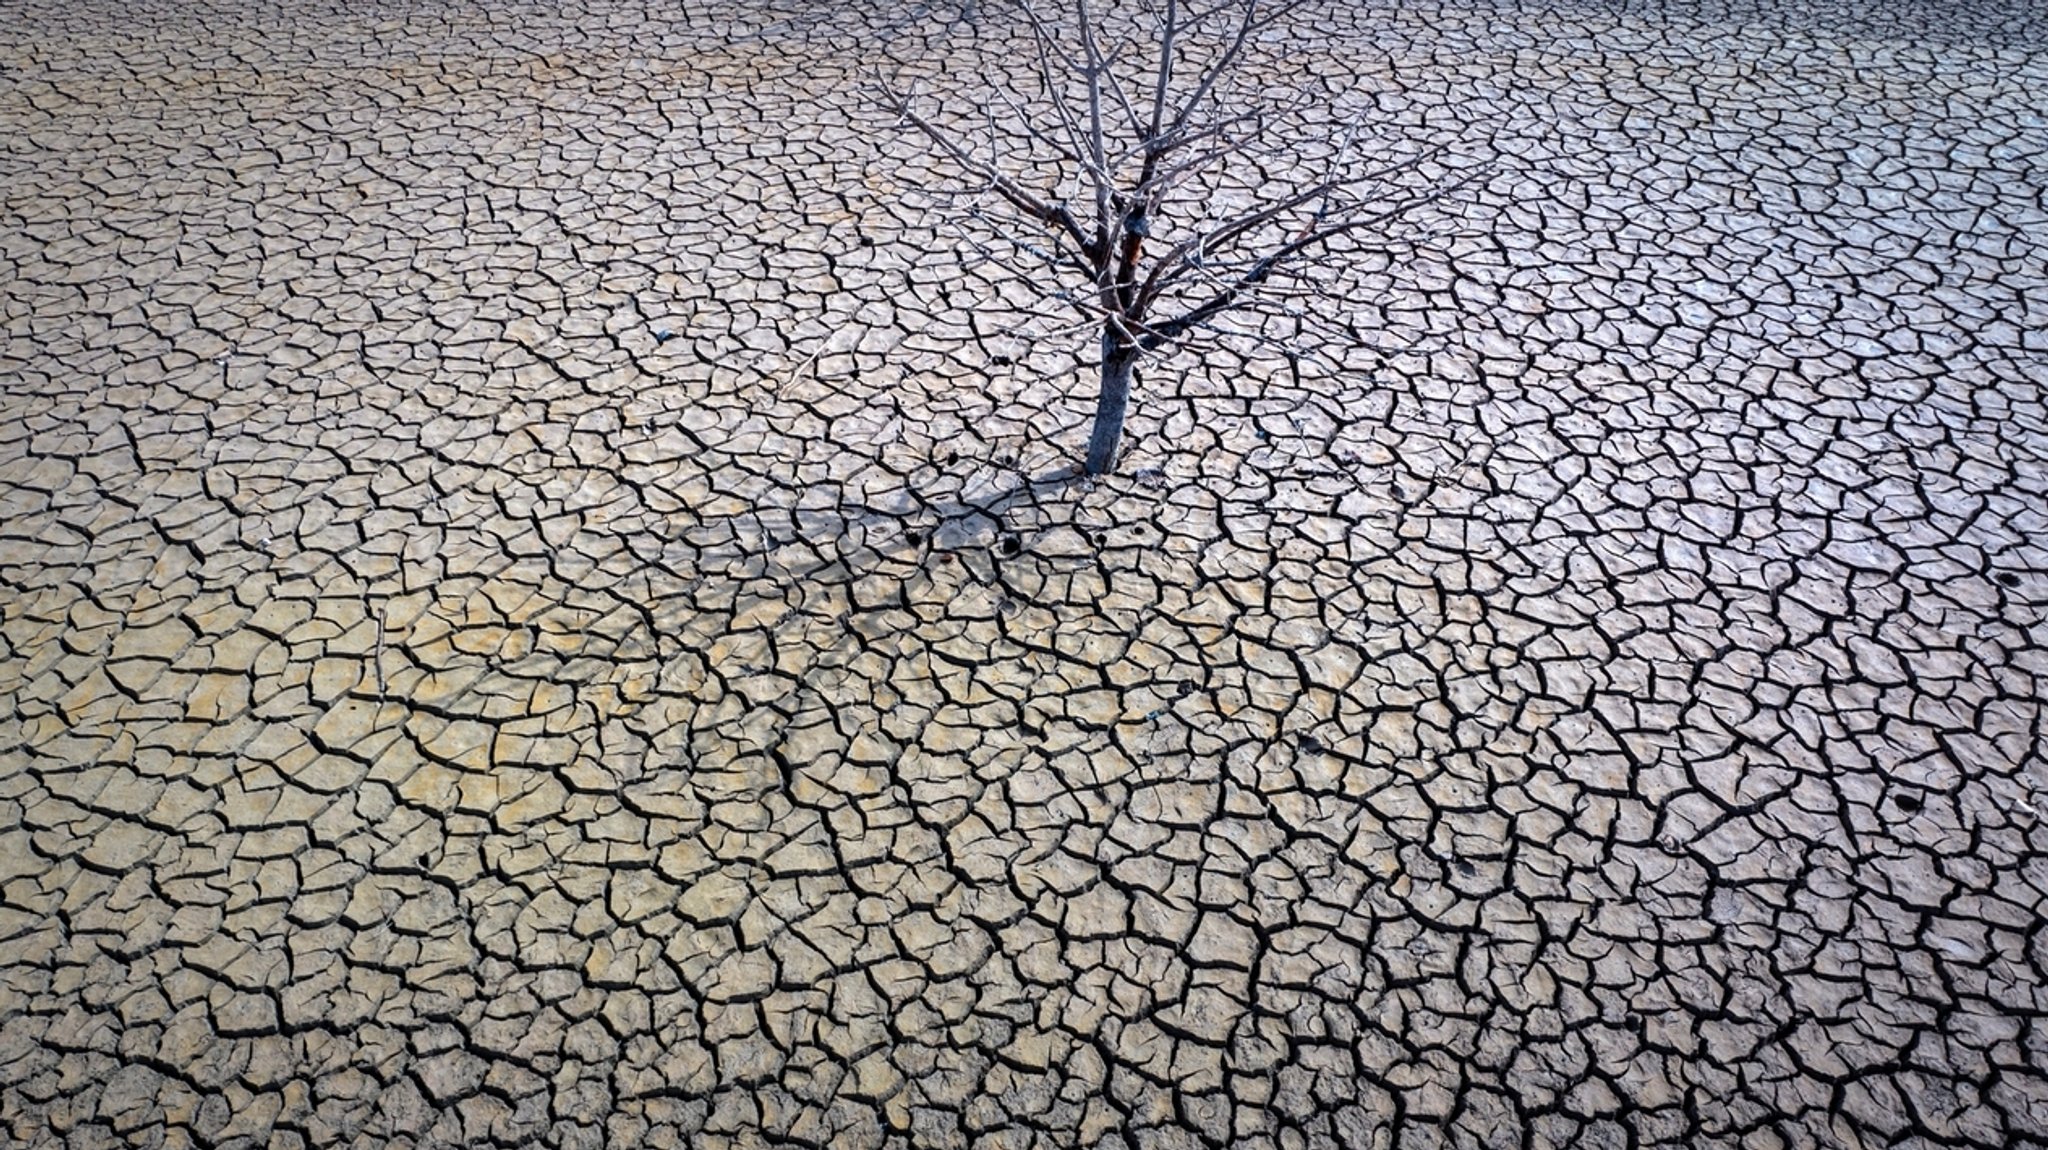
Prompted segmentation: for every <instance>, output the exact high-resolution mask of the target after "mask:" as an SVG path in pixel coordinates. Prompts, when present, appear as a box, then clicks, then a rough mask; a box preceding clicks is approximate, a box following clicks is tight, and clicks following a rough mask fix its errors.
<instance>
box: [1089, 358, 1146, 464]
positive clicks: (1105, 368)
mask: <svg viewBox="0 0 2048 1150" xmlns="http://www.w3.org/2000/svg"><path fill="white" fill-rule="evenodd" d="M1137 365H1138V349H1137V347H1136V346H1135V345H1133V344H1132V342H1131V340H1130V339H1129V338H1128V337H1127V336H1125V335H1123V334H1122V333H1121V332H1118V331H1117V330H1116V329H1115V328H1111V327H1105V328H1104V329H1103V332H1102V390H1101V391H1100V392H1098V393H1097V394H1096V396H1095V428H1094V430H1092V431H1090V432H1089V433H1088V463H1087V468H1086V469H1087V472H1088V474H1090V475H1103V474H1106V473H1107V472H1108V471H1109V470H1110V469H1112V468H1114V467H1115V466H1116V450H1117V447H1118V445H1119V444H1120V443H1121V442H1122V440H1123V437H1124V409H1125V408H1127V407H1129V406H1130V402H1131V370H1132V369H1133V368H1135V367H1136V366H1137Z"/></svg>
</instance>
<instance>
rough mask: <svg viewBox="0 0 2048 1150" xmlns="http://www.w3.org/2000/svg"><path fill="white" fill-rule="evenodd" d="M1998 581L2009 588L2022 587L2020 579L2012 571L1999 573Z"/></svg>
mask: <svg viewBox="0 0 2048 1150" xmlns="http://www.w3.org/2000/svg"><path fill="white" fill-rule="evenodd" d="M1998 581H1999V582H2000V583H2003V584H2005V585H2006V586H2007V587H2017V586H2019V585H2020V577H2019V576H2017V575H2015V574H2013V573H2012V572H2010V571H2000V572H1999V573H1998Z"/></svg>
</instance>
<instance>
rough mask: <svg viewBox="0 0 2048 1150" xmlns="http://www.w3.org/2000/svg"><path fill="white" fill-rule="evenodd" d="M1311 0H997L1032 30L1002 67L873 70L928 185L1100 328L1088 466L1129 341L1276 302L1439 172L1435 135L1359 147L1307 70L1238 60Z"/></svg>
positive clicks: (1107, 425)
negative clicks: (962, 85)
mask: <svg viewBox="0 0 2048 1150" xmlns="http://www.w3.org/2000/svg"><path fill="white" fill-rule="evenodd" d="M1308 3H1309V0H1094V2H1093V3H1091V2H1090V0H1011V2H1010V3H1009V4H1008V5H1007V7H1008V8H1009V9H1010V10H1011V11H1014V12H1015V13H1016V15H1017V16H1018V17H1019V19H1020V20H1021V21H1022V24H1023V25H1024V26H1025V28H1027V29H1028V37H1020V43H1021V44H1022V45H1023V49H1022V52H1021V53H1020V57H1021V59H1020V61H1019V63H1018V66H1017V67H1015V68H1014V69H1013V72H1014V73H1015V74H1017V75H1019V76H1021V79H1020V80H1018V81H1017V82H1015V83H1004V82H1002V81H999V80H995V81H989V82H987V83H986V84H985V85H978V86H977V88H975V89H969V90H967V91H959V90H954V91H947V90H946V89H947V88H948V87H949V84H948V82H947V81H945V80H944V79H941V80H939V81H937V82H936V83H931V82H927V83H923V84H920V83H910V82H905V81H903V80H902V79H900V73H899V76H898V77H889V78H885V79H884V80H883V81H882V82H881V83H880V85H879V88H880V91H881V94H882V98H883V99H884V100H885V101H886V102H887V106H888V108H889V109H890V110H891V111H892V112H893V113H894V114H895V115H896V116H897V117H898V118H899V121H900V123H901V124H902V125H903V126H904V127H905V128H906V129H907V130H910V131H911V132H913V133H914V134H915V135H917V136H918V137H920V138H922V140H923V141H925V143H926V144H927V145H928V147H929V148H930V149H932V150H933V151H934V152H936V154H937V156H938V157H939V158H940V159H942V160H943V161H945V162H946V164H948V165H949V166H950V167H951V168H952V169H954V170H955V172H956V175H957V178H958V181H959V182H958V184H957V185H956V186H953V187H951V188H948V189H943V190H945V191H949V192H951V193H953V194H954V195H955V196H957V197H958V198H959V200H960V201H964V202H965V203H966V204H967V205H968V210H969V211H970V212H972V213H975V214H979V213H980V211H981V209H982V207H983V206H985V205H987V204H989V203H990V202H991V201H993V202H994V203H995V204H999V205H1000V206H1001V207H1002V208H1004V209H1006V211H1005V213H1004V214H1005V215H1006V217H1007V224H1008V226H1010V227H1011V228H1013V229H1014V227H1015V225H1016V224H1018V223H1020V222H1022V223H1025V224H1026V225H1028V226H1027V228H1026V229H1025V234H1023V235H1021V236H1020V237H1018V242H1017V243H1016V244H1015V246H1014V247H1013V248H1012V249H1009V258H1010V259H1011V261H1012V262H1013V263H1014V264H1015V265H1016V266H1018V267H1019V269H1020V270H1022V271H1025V272H1026V273H1027V274H1032V275H1036V276H1041V277H1049V279H1047V278H1041V279H1040V281H1039V282H1040V283H1042V284H1048V286H1046V287H1045V289H1044V291H1045V294H1046V295H1047V296H1048V297H1051V298H1057V299H1060V300H1063V301H1064V302H1066V303H1068V304H1070V305H1072V306H1073V307H1074V308H1075V309H1077V311H1078V312H1079V314H1080V317H1081V320H1082V323H1083V326H1084V327H1085V328H1086V329H1089V330H1093V331H1095V332H1096V333H1097V334H1098V335H1099V339H1100V360H1099V362H1100V386H1099V391H1098V393H1097V398H1096V405H1095V419H1094V426H1093V429H1092V430H1091V432H1090V434H1089V437H1088V454H1087V459H1086V463H1085V468H1086V470H1087V472H1088V473H1089V474H1091V475H1098V474H1102V473H1104V472H1106V471H1109V470H1110V469H1111V468H1112V467H1114V466H1115V463H1116V457H1117V450H1118V446H1119V443H1120V441H1121V439H1122V436H1123V425H1124V414H1125V411H1126V409H1127V408H1128V406H1129V401H1130V394H1131V383H1132V378H1133V374H1134V369H1135V368H1136V366H1137V364H1138V362H1139V361H1140V359H1142V358H1143V357H1145V356H1147V355H1150V354H1153V353H1157V352H1161V351H1163V350H1166V349H1170V348H1172V347H1174V346H1177V345H1178V344H1180V343H1181V342H1183V341H1185V340H1186V339H1187V338H1188V337H1190V336H1191V335H1193V334H1195V333H1196V332H1198V331H1201V330H1203V329H1204V328H1205V327H1207V326H1208V325H1209V324H1210V322H1211V321H1212V320H1215V319H1216V318H1217V317H1219V316H1221V315H1223V314H1224V313H1226V312H1231V311H1234V310H1239V309H1244V308H1253V307H1259V306H1262V305H1267V304H1271V303H1273V302H1274V300H1275V299H1276V298H1279V297H1282V296H1284V295H1285V294H1287V292H1286V291H1285V290H1283V287H1282V284H1281V282H1280V281H1281V279H1282V277H1283V275H1286V276H1289V277H1292V275H1293V274H1294V273H1298V272H1300V271H1301V270H1303V269H1304V268H1305V267H1307V266H1311V265H1313V263H1314V262H1315V261H1314V259H1313V257H1315V256H1317V255H1318V254H1322V253H1326V252H1327V251H1328V250H1329V248H1330V245H1331V244H1332V242H1333V241H1335V240H1337V239H1338V238H1339V237H1343V236H1347V235H1350V234H1352V233H1357V232H1364V231H1369V230H1370V229H1374V228H1378V227H1381V226H1382V225H1385V224H1387V223H1388V222H1389V221H1391V220H1393V219H1395V218H1396V217H1397V216H1400V215H1402V214H1403V213H1406V212H1408V211H1410V210H1411V209H1413V208H1415V207H1418V206H1420V205H1421V204H1422V203H1425V202H1428V201H1430V200H1434V199H1437V198H1439V197H1441V196H1442V195H1443V194H1444V193H1445V192H1446V191H1447V190H1448V186H1447V185H1445V184H1444V183H1443V182H1442V180H1441V179H1437V178H1436V177H1435V176H1428V177H1427V178H1426V179H1425V180H1424V182H1423V186H1422V187H1421V188H1420V189H1419V190H1418V189H1417V188H1416V186H1415V180H1414V179H1413V178H1412V176H1411V174H1412V173H1414V172H1415V171H1417V170H1418V169H1419V168H1420V167H1421V166H1422V165H1423V164H1425V162H1431V161H1433V160H1434V156H1433V154H1431V153H1423V154H1420V155H1412V156H1410V157H1408V158H1407V159H1405V160H1404V161H1402V162H1398V163H1392V164H1389V163H1384V162H1382V163H1374V162H1372V161H1371V160H1369V159H1368V158H1367V157H1364V156H1362V155H1360V154H1358V153H1359V151H1360V141H1361V131H1360V125H1359V123H1358V122H1357V121H1356V120H1350V121H1347V120H1345V119H1344V118H1342V117H1332V116H1329V115H1327V114H1326V115H1322V116H1317V115H1314V114H1312V113H1315V112H1316V111H1317V110H1318V97H1317V96H1316V95H1314V94H1312V93H1311V92H1310V91H1309V90H1308V89H1307V88H1305V87H1303V86H1295V87H1294V88H1293V89H1292V90H1291V91H1288V87H1289V86H1288V85H1287V84H1286V83H1285V82H1284V79H1285V78H1284V77H1279V76H1275V75H1272V74H1270V69H1267V70H1265V71H1266V72H1267V74H1262V75H1253V74H1251V73H1252V72H1253V69H1252V68H1251V67H1250V65H1251V64H1253V63H1254V61H1259V62H1261V63H1263V64H1268V65H1270V64H1271V63H1272V61H1271V60H1270V58H1267V55H1266V49H1268V48H1269V47H1270V45H1269V44H1268V41H1269V40H1270V39H1271V37H1272V34H1273V33H1274V32H1275V31H1276V30H1277V29H1278V28H1279V27H1280V26H1281V23H1282V22H1283V21H1285V20H1287V19H1288V18H1289V17H1290V16H1295V15H1297V14H1298V13H1299V10H1300V9H1302V8H1303V7H1304V6H1305V5H1306V4H1308ZM1276 90H1277V91H1281V92H1283V93H1285V94H1282V95H1277V96H1276V95H1274V94H1273V93H1274V92H1275V91H1276ZM1431 180H1434V181H1435V182H1434V183H1431V182H1430V181H1431Z"/></svg>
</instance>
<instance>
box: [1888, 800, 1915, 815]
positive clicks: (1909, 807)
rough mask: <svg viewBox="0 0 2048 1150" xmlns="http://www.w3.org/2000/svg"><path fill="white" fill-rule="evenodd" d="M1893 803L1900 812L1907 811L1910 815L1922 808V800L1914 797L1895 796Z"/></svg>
mask: <svg viewBox="0 0 2048 1150" xmlns="http://www.w3.org/2000/svg"><path fill="white" fill-rule="evenodd" d="M1892 802H1893V803H1894V804H1895V805H1896V806H1897V807H1898V808H1899V809H1900V810H1902V811H1905V812H1907V813H1908V814H1911V813H1912V812H1914V811H1917V810H1919V809H1920V807H1921V802H1920V800H1919V799H1917V798H1915V797H1914V796H1912V795H1893V796H1892Z"/></svg>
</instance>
